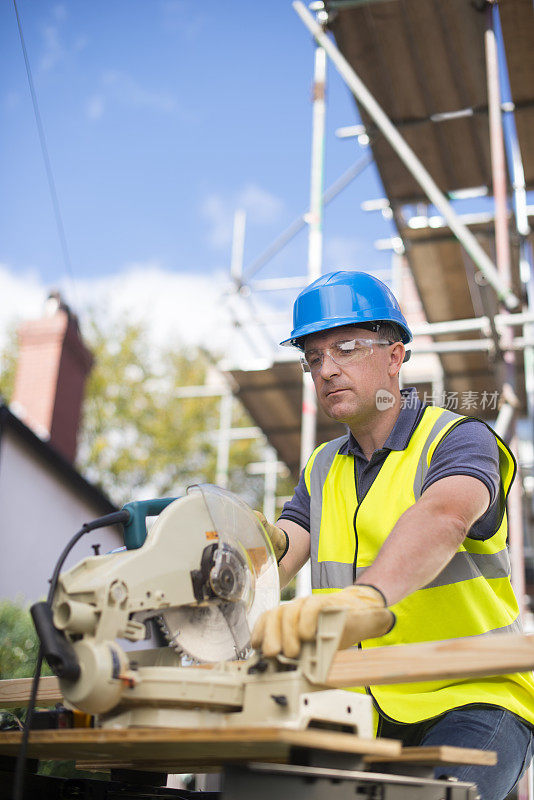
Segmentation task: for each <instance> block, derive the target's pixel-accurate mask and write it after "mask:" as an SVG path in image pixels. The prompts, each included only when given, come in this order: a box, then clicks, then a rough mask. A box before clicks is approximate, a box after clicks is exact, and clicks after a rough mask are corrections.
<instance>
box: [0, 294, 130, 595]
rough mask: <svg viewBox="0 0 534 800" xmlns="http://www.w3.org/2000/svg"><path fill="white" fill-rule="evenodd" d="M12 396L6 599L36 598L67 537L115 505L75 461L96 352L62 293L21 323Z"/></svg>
mask: <svg viewBox="0 0 534 800" xmlns="http://www.w3.org/2000/svg"><path fill="white" fill-rule="evenodd" d="M18 334H19V358H18V364H17V374H16V379H15V389H14V394H13V400H12V403H11V405H10V406H9V407H8V406H7V405H6V404H0V542H1V551H0V552H1V556H0V598H4V599H5V598H7V599H11V600H16V599H18V600H19V601H21V602H24V603H26V602H32V601H35V600H37V599H39V598H42V597H43V596H44V595H46V593H47V590H48V579H49V577H50V575H51V574H52V571H53V568H54V565H55V563H56V561H57V558H58V556H59V555H60V553H61V551H62V550H63V548H64V547H65V545H66V544H67V542H68V540H69V539H70V538H71V537H72V536H73V535H74V534H75V533H76V531H78V530H79V529H80V527H81V526H82V524H83V523H84V522H87V521H88V520H91V519H94V518H95V517H99V516H102V515H103V514H107V513H110V512H111V511H115V510H116V507H115V506H114V505H113V504H112V502H111V501H110V500H109V498H108V497H107V496H106V495H105V494H104V493H103V492H102V491H101V490H100V489H99V488H98V487H96V486H95V485H93V484H91V483H90V482H89V481H87V480H86V479H85V478H84V477H83V475H81V474H80V472H79V471H78V470H77V469H76V467H75V466H74V464H73V462H74V458H75V455H76V439H77V432H78V426H79V421H80V412H81V404H82V399H83V389H84V385H85V381H86V378H87V376H88V374H89V371H90V369H91V365H92V356H91V353H90V352H89V350H88V349H87V348H86V346H85V344H84V343H83V341H82V338H81V335H80V331H79V328H78V322H77V319H76V317H75V315H74V314H73V313H72V312H71V310H70V309H69V308H68V306H66V305H65V304H64V303H63V302H62V300H61V298H60V296H59V295H58V294H57V293H52V294H51V295H50V297H49V298H48V301H47V303H46V307H45V313H44V316H43V318H42V319H39V320H32V321H28V322H25V323H23V325H22V326H21V327H20V329H19V332H18ZM122 543H123V542H122V537H121V534H120V530H119V529H103V530H99V531H95V532H94V533H90V534H87V535H86V536H85V537H82V539H81V540H80V541H79V542H78V543H77V545H76V546H75V548H74V549H73V551H72V553H71V555H70V556H69V559H68V561H67V562H66V567H68V566H72V565H73V564H75V563H77V562H78V561H80V559H82V558H83V557H84V556H87V555H93V554H94V550H93V549H92V548H93V546H95V545H100V551H101V552H103V553H104V552H107V551H109V550H110V549H113V548H114V547H117V546H120V545H121V544H122Z"/></svg>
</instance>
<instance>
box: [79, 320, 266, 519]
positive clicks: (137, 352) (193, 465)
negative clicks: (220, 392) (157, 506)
mask: <svg viewBox="0 0 534 800" xmlns="http://www.w3.org/2000/svg"><path fill="white" fill-rule="evenodd" d="M85 335H86V339H87V341H88V344H89V346H90V348H91V350H92V351H93V354H94V356H95V365H94V367H93V370H92V373H91V375H90V377H89V380H88V385H87V390H86V397H85V403H84V415H83V422H82V429H81V436H80V448H79V456H78V466H79V467H80V469H81V471H82V472H83V473H84V474H85V475H87V477H88V478H89V479H90V480H92V481H94V482H96V483H98V484H99V485H100V486H101V487H102V488H103V489H104V491H106V493H107V494H109V496H110V497H111V498H112V499H113V500H114V502H116V503H117V504H121V503H123V502H126V501H128V500H131V499H135V498H139V497H140V496H143V497H147V496H149V495H152V496H154V497H155V496H160V497H164V496H169V495H173V494H182V493H183V492H184V490H185V488H186V487H187V486H188V485H190V484H193V483H198V482H213V481H214V480H215V468H216V459H217V448H216V441H217V430H218V426H219V404H220V400H219V398H218V397H194V398H184V397H181V396H180V389H182V388H183V387H187V386H202V385H203V384H204V383H205V380H206V377H207V375H208V372H209V370H210V361H209V358H208V356H207V355H206V354H205V353H203V352H202V351H201V350H200V349H198V348H191V347H189V348H187V349H186V348H178V349H171V348H170V347H169V348H167V349H163V350H162V349H158V351H157V352H155V351H154V349H153V348H152V347H151V345H150V342H149V338H148V336H147V333H146V331H145V330H144V329H143V328H142V327H141V326H139V325H134V324H130V323H127V322H124V323H117V324H115V325H114V327H113V329H112V330H111V331H110V330H109V329H107V330H106V331H105V332H104V331H103V330H102V328H100V327H99V326H97V324H96V323H95V322H92V323H91V324H90V326H88V329H87V330H86V332H85ZM233 424H234V425H236V426H242V425H250V424H251V422H250V420H249V419H248V418H247V417H246V415H245V413H244V412H243V411H242V410H240V409H239V408H237V407H236V412H235V415H234V420H233ZM257 457H258V448H257V444H255V443H254V442H253V441H250V440H248V441H237V442H234V443H232V447H231V453H230V473H229V488H230V489H236V490H237V489H239V491H240V493H241V494H243V490H244V491H245V493H246V494H247V495H248V497H247V498H246V499H249V501H251V502H254V501H255V500H256V495H257V488H258V486H259V481H258V479H257V478H252V477H250V476H247V474H246V464H247V463H249V462H250V461H251V460H254V459H256V458H257Z"/></svg>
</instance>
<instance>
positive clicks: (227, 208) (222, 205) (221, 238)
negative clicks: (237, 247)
mask: <svg viewBox="0 0 534 800" xmlns="http://www.w3.org/2000/svg"><path fill="white" fill-rule="evenodd" d="M283 208H284V202H283V200H281V199H280V198H279V197H276V195H274V194H271V193H270V192H267V191H266V190H265V189H262V188H261V186H257V185H256V184H252V183H251V184H247V185H246V186H244V187H243V188H241V189H240V190H239V191H238V192H236V193H235V194H234V195H233V196H232V195H231V196H227V197H225V196H223V195H222V194H220V193H218V192H212V193H211V194H209V195H207V196H206V197H205V198H204V201H203V203H202V205H201V209H200V210H201V213H202V215H203V216H204V218H205V219H206V220H207V221H208V223H209V225H210V230H209V233H208V239H209V242H210V244H211V245H212V246H213V247H214V248H216V249H223V248H227V247H228V245H229V244H230V242H231V241H232V230H233V221H234V213H235V211H236V210H237V209H243V210H244V211H245V212H246V214H247V221H248V222H251V223H253V224H258V225H270V224H272V223H273V222H276V221H277V220H278V219H279V218H280V216H281V213H282V211H283Z"/></svg>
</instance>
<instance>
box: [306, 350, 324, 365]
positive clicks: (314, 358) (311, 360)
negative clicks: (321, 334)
mask: <svg viewBox="0 0 534 800" xmlns="http://www.w3.org/2000/svg"><path fill="white" fill-rule="evenodd" d="M306 361H307V362H308V365H309V366H310V367H317V366H318V365H319V364H320V363H321V356H320V354H319V353H310V354H309V355H307V356H306Z"/></svg>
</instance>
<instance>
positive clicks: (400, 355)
mask: <svg viewBox="0 0 534 800" xmlns="http://www.w3.org/2000/svg"><path fill="white" fill-rule="evenodd" d="M405 353H406V349H405V347H404V345H403V343H402V342H395V346H394V347H392V348H391V351H390V355H389V368H388V372H389V374H390V376H391V377H392V378H394V377H395V375H398V374H399V370H400V368H401V367H402V363H403V361H404V355H405Z"/></svg>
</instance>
